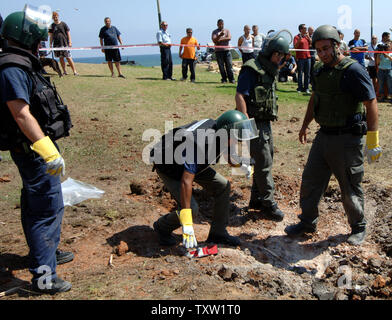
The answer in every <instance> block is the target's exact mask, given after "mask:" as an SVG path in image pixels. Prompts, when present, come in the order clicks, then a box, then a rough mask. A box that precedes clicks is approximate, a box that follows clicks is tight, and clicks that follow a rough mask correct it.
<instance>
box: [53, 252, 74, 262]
mask: <svg viewBox="0 0 392 320" xmlns="http://www.w3.org/2000/svg"><path fill="white" fill-rule="evenodd" d="M74 258H75V256H74V254H73V253H72V252H63V251H60V250H56V260H57V265H60V264H64V263H68V262H71V261H72V260H73V259H74Z"/></svg>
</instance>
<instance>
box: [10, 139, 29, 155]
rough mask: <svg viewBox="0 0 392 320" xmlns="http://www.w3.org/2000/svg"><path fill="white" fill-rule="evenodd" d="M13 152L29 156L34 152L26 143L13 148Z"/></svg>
mask: <svg viewBox="0 0 392 320" xmlns="http://www.w3.org/2000/svg"><path fill="white" fill-rule="evenodd" d="M11 151H12V152H15V153H18V154H29V153H31V152H33V150H31V148H30V147H29V146H28V145H27V143H25V142H24V143H22V144H19V145H17V146H15V147H13V148H12V149H11Z"/></svg>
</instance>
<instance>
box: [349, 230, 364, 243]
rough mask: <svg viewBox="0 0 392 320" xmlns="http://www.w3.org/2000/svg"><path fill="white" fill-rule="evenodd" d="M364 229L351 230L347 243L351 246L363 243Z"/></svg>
mask: <svg viewBox="0 0 392 320" xmlns="http://www.w3.org/2000/svg"><path fill="white" fill-rule="evenodd" d="M365 237H366V228H359V229H353V230H352V232H351V235H350V236H349V237H348V239H347V242H348V243H349V244H351V245H353V246H359V245H361V244H362V243H363V242H364V241H365Z"/></svg>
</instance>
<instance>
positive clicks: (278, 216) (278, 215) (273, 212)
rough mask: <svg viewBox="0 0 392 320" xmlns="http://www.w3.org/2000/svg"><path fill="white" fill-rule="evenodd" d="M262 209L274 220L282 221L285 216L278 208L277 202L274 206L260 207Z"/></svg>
mask: <svg viewBox="0 0 392 320" xmlns="http://www.w3.org/2000/svg"><path fill="white" fill-rule="evenodd" d="M260 211H261V212H262V213H263V214H265V215H266V217H268V218H270V219H271V220H274V221H282V220H283V218H284V213H283V212H282V211H281V210H280V209H279V208H278V205H277V204H275V205H274V206H272V207H264V206H263V207H261V208H260Z"/></svg>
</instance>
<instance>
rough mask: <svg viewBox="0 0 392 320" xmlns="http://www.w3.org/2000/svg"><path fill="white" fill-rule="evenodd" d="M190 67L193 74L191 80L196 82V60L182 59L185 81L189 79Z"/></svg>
mask: <svg viewBox="0 0 392 320" xmlns="http://www.w3.org/2000/svg"><path fill="white" fill-rule="evenodd" d="M188 67H189V71H190V72H191V80H195V79H196V74H195V60H193V59H182V77H183V78H184V79H186V78H188Z"/></svg>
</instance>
